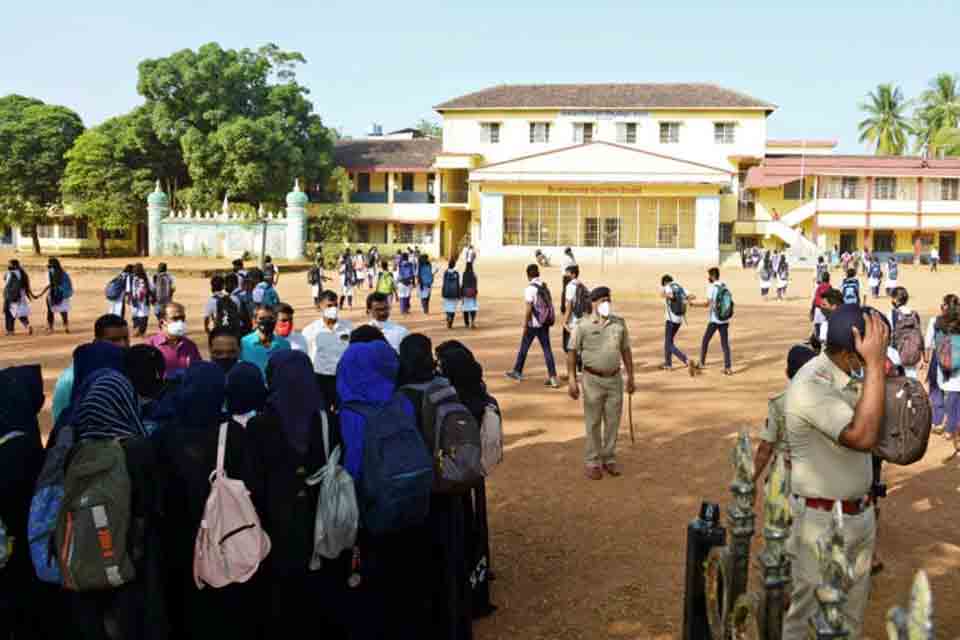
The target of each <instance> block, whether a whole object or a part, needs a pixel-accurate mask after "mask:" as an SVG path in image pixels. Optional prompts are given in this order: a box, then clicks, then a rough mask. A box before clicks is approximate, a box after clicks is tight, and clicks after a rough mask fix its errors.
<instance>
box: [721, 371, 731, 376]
mask: <svg viewBox="0 0 960 640" xmlns="http://www.w3.org/2000/svg"><path fill="white" fill-rule="evenodd" d="M723 375H725V376H732V375H733V369H724V370H723Z"/></svg>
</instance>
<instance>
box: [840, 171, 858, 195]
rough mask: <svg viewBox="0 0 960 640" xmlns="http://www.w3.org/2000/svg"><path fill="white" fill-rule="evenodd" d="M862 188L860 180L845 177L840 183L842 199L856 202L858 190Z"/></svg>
mask: <svg viewBox="0 0 960 640" xmlns="http://www.w3.org/2000/svg"><path fill="white" fill-rule="evenodd" d="M859 187H860V178H851V177H849V176H844V178H843V182H841V183H840V197H841V198H842V199H844V200H856V199H857V190H858V189H859Z"/></svg>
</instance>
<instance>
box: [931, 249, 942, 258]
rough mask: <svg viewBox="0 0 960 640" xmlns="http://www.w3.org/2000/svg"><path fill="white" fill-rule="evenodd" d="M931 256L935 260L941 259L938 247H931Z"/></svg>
mask: <svg viewBox="0 0 960 640" xmlns="http://www.w3.org/2000/svg"><path fill="white" fill-rule="evenodd" d="M930 257H931V258H933V259H934V260H939V259H940V254H939V253H938V252H937V250H936V249H934V248H933V247H930Z"/></svg>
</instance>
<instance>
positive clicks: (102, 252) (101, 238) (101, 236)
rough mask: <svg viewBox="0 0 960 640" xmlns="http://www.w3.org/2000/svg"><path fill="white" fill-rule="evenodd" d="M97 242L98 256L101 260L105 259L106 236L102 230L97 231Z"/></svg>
mask: <svg viewBox="0 0 960 640" xmlns="http://www.w3.org/2000/svg"><path fill="white" fill-rule="evenodd" d="M97 240H98V241H99V245H100V246H99V254H100V257H101V258H106V257H107V234H106V233H104V231H103V229H97Z"/></svg>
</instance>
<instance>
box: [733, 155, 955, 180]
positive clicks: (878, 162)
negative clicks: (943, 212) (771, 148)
mask: <svg viewBox="0 0 960 640" xmlns="http://www.w3.org/2000/svg"><path fill="white" fill-rule="evenodd" d="M801 174H803V175H808V176H813V175H827V176H874V177H881V178H913V177H920V178H922V177H930V178H958V177H960V158H951V159H947V160H924V159H923V158H920V157H917V156H861V155H829V156H805V157H804V158H803V159H802V160H801V158H799V157H795V156H794V157H789V158H766V159H765V160H764V161H763V164H762V165H760V166H759V167H753V168H751V169H750V171H749V172H748V173H747V184H746V186H747V187H748V188H764V187H769V186H778V185H780V184H784V183H787V182H792V181H793V180H799V179H800V175H801Z"/></svg>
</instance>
